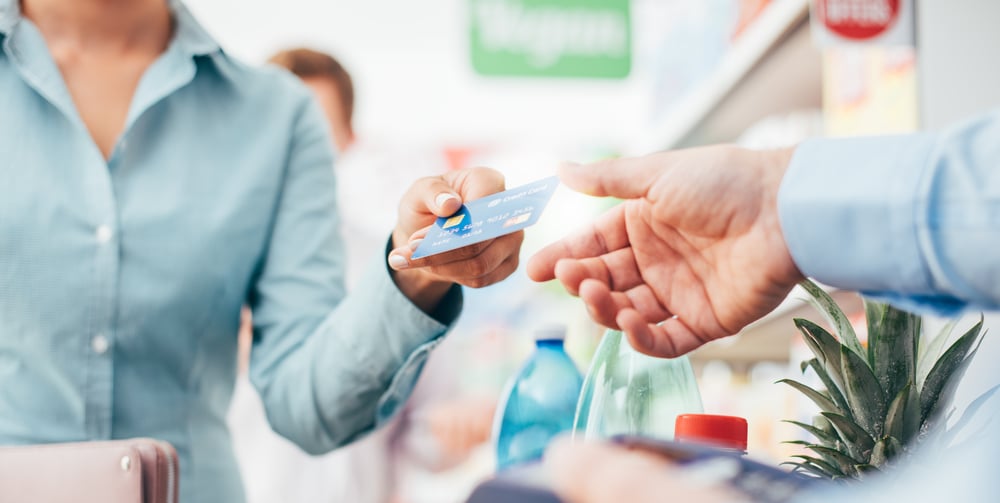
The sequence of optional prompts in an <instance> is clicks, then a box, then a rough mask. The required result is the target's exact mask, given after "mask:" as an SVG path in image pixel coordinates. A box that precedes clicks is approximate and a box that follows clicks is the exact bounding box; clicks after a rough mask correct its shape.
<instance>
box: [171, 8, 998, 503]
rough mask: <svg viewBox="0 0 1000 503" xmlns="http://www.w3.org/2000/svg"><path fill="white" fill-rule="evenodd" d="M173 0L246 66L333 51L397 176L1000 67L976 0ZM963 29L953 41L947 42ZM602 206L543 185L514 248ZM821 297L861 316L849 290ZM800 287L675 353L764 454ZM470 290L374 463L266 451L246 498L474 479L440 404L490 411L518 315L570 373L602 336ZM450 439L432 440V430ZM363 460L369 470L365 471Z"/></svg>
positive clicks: (577, 311)
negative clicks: (850, 8) (531, 219)
mask: <svg viewBox="0 0 1000 503" xmlns="http://www.w3.org/2000/svg"><path fill="white" fill-rule="evenodd" d="M186 3H187V4H188V5H189V6H190V8H191V9H192V10H193V11H194V12H195V13H196V14H197V15H198V16H199V18H200V19H201V20H202V22H203V23H204V24H205V25H206V27H207V28H208V29H209V30H210V31H211V32H212V33H214V34H215V35H216V36H217V38H218V39H219V40H220V42H221V43H222V45H223V47H224V48H225V49H226V50H227V52H229V53H230V54H232V55H235V56H237V57H239V58H241V59H243V60H245V61H247V62H250V63H253V64H263V62H264V61H266V60H267V58H268V57H269V56H270V55H271V54H273V53H275V52H277V51H278V50H281V49H286V48H289V47H297V46H307V47H311V48H314V49H318V50H321V51H326V52H329V53H331V54H333V55H335V56H336V57H337V59H339V60H340V61H341V62H342V63H343V64H344V66H345V67H346V68H347V69H348V71H349V72H350V73H351V74H352V76H353V78H354V84H355V87H356V110H355V114H356V120H355V123H356V133H357V136H358V138H359V141H360V142H363V143H364V144H365V145H366V146H367V148H369V149H371V150H374V151H378V152H380V153H381V156H382V158H383V159H392V160H393V162H394V163H395V164H396V166H395V168H394V170H393V173H394V175H393V176H397V175H399V176H401V177H402V178H405V177H406V176H408V174H412V176H413V177H414V178H416V177H418V176H422V175H426V174H434V173H440V172H443V171H445V170H448V169H456V168H461V167H466V166H473V165H485V166H490V167H494V168H496V169H499V170H501V171H502V172H504V173H505V175H506V176H507V179H508V185H509V186H514V185H519V184H521V183H525V182H528V181H532V180H534V179H537V178H541V177H542V176H546V175H549V174H552V173H554V170H555V167H556V166H557V164H558V162H559V161H561V160H573V161H591V160H596V159H600V158H604V157H610V156H623V155H637V154H643V153H648V152H651V151H655V150H662V149H667V148H678V147H688V146H696V145H699V144H705V143H714V142H737V143H740V144H742V145H745V146H748V147H753V148H771V147H778V146H786V145H792V144H795V143H797V142H799V141H802V140H804V139H806V138H809V137H812V136H818V135H853V134H878V133H894V132H908V131H914V130H917V129H921V128H931V129H937V128H941V127H943V126H945V125H946V124H948V123H950V122H951V121H953V120H957V119H960V118H964V117H969V116H971V115H972V114H974V113H976V112H977V111H982V110H985V109H986V108H988V107H991V106H997V105H998V104H1000V91H997V89H1000V70H998V68H1000V67H997V66H996V65H988V64H987V63H986V62H985V61H980V60H978V58H981V57H983V56H984V54H987V53H992V52H993V51H986V50H985V49H987V48H992V49H993V50H994V51H995V49H996V48H997V47H1000V35H998V34H997V33H996V32H995V30H993V29H992V28H991V27H990V26H989V23H988V22H987V20H991V19H998V16H1000V3H998V2H993V1H992V0H959V1H955V2H935V1H933V0H919V1H918V0H877V1H868V0H859V1H857V2H856V1H853V0H852V1H846V2H845V1H842V2H837V1H823V0H816V1H815V2H810V1H809V0H631V1H629V0H423V1H416V2H415V1H407V0H365V1H346V0H326V1H320V0H283V1H282V2H273V1H264V0H187V1H186ZM811 3H821V4H824V5H826V4H830V6H831V9H835V8H836V6H837V5H838V4H843V5H846V4H870V6H873V7H871V8H872V9H875V10H871V11H864V12H867V14H866V15H870V16H873V18H874V19H881V20H882V21H884V25H885V26H884V28H885V29H884V30H881V31H878V32H877V33H875V34H874V35H873V34H872V33H865V32H864V30H861V31H860V32H859V31H858V30H853V29H852V28H851V25H850V23H849V22H847V21H850V19H847V21H844V20H843V19H841V20H838V19H833V18H834V17H835V16H836V15H837V14H836V11H835V10H831V11H829V12H827V13H826V14H827V17H829V18H831V19H828V21H829V22H824V21H823V20H821V19H820V18H821V16H819V15H818V14H819V13H818V12H817V10H816V6H812V7H813V8H812V11H811V9H810V8H811V5H810V4H811ZM858 12H862V11H858ZM841 21H843V22H841ZM838 23H840V24H838ZM845 27H846V28H845ZM959 31H961V32H962V33H965V34H966V36H965V37H955V36H954V34H955V33H958V32H959ZM852 37H853V38H856V39H860V40H861V41H860V42H859V41H857V40H854V41H852V40H849V39H850V38H852ZM956 38H960V40H956ZM987 66H991V67H992V68H987ZM411 166H412V171H409V169H410V167H411ZM374 176H379V175H374ZM350 197H353V198H354V199H353V200H347V201H341V204H342V205H348V206H351V207H354V208H359V207H362V208H363V207H364V205H366V204H368V205H370V204H373V201H374V203H375V204H382V201H383V199H382V197H381V196H380V195H377V194H367V193H364V191H355V192H354V193H353V195H352V196H350ZM612 204H614V202H613V201H602V200H593V199H589V198H585V197H581V196H578V195H574V194H570V193H569V192H568V191H566V190H565V189H560V192H558V193H557V194H556V196H555V198H554V200H553V202H552V204H551V205H550V207H549V209H548V210H547V212H546V214H545V215H544V216H543V218H542V220H541V221H540V222H539V224H538V225H537V226H536V227H533V228H531V229H529V230H528V232H527V240H526V243H525V246H524V257H525V258H526V257H528V256H530V255H531V254H532V253H533V252H534V251H535V250H537V249H538V248H539V247H540V246H542V245H544V244H546V243H547V242H550V241H552V240H554V239H555V238H557V237H559V236H562V235H565V234H567V233H569V232H571V231H572V230H573V229H574V228H577V227H579V226H582V225H584V224H586V223H587V222H589V221H590V220H591V218H592V217H593V216H594V215H596V214H598V213H599V212H601V211H603V210H604V209H606V208H607V207H609V206H610V205H612ZM359 218H360V217H359ZM386 231H388V228H386ZM831 246H845V247H846V246H851V244H850V243H831ZM834 296H835V297H836V298H837V299H838V300H839V301H840V302H841V303H842V306H843V307H844V308H845V310H848V311H849V312H850V313H851V314H852V315H853V319H854V320H855V321H856V322H857V323H858V324H859V325H863V324H864V320H863V313H862V312H861V311H860V310H859V309H860V306H861V304H860V299H859V298H858V297H857V295H855V294H853V293H850V292H834ZM802 297H804V294H798V293H793V295H792V296H791V297H790V299H789V300H788V301H787V302H786V303H785V304H783V305H782V306H781V307H780V308H779V309H778V310H777V311H776V312H775V313H774V314H772V315H771V316H769V317H768V318H766V319H764V320H762V321H761V322H759V323H757V324H755V325H753V326H752V327H750V328H749V329H747V330H746V331H745V333H744V334H741V335H740V336H738V337H736V338H730V339H727V340H722V341H717V342H714V343H712V344H709V345H707V346H706V347H704V348H702V349H700V350H698V351H697V352H695V353H693V354H692V361H693V363H694V365H695V371H696V374H697V375H698V379H699V383H700V386H701V391H702V396H703V399H704V402H705V408H706V411H707V412H710V413H720V414H734V415H741V416H744V417H747V418H748V419H749V423H750V447H749V452H750V455H751V456H752V457H755V458H759V459H762V460H765V461H767V462H772V463H776V462H779V461H781V460H783V459H785V458H787V456H788V455H789V453H790V450H789V449H790V448H789V447H788V446H785V445H783V444H781V443H780V442H781V441H782V440H789V439H793V438H795V437H796V436H797V435H798V432H797V431H796V430H795V429H794V427H791V426H788V425H786V424H784V423H781V422H780V420H782V419H789V418H800V417H801V416H802V415H803V414H808V412H807V411H809V410H811V409H810V408H809V405H808V404H807V403H803V402H802V400H801V399H800V398H799V396H798V395H797V394H796V393H795V392H794V391H793V390H791V389H789V388H787V387H784V386H781V385H776V384H773V383H774V381H776V380H778V379H781V378H784V377H797V376H800V375H801V373H800V371H799V367H798V363H799V361H801V359H803V357H804V355H805V354H806V352H807V349H806V348H805V347H804V345H803V344H802V343H801V341H800V339H799V338H798V336H797V335H796V333H795V330H794V326H793V325H792V323H791V319H792V318H793V317H797V316H798V317H807V318H810V319H813V320H818V319H819V315H818V314H816V313H815V312H813V311H811V308H809V307H808V306H807V305H806V304H805V303H804V302H803V301H802V300H800V299H801V298H802ZM466 299H467V300H466V311H465V313H464V314H463V317H462V319H461V321H460V322H459V324H458V326H457V327H456V328H455V329H454V331H453V333H452V334H451V335H450V336H449V340H448V342H446V343H445V344H444V345H443V346H442V348H441V351H440V355H436V356H435V359H433V360H432V362H431V363H430V364H429V366H428V376H427V379H425V380H424V381H426V382H421V384H420V387H419V388H418V391H417V395H416V396H415V404H413V405H412V407H411V408H410V409H409V410H408V411H407V414H406V415H405V417H404V418H402V419H400V420H399V421H397V423H396V424H393V425H391V426H390V427H389V428H388V429H387V432H380V433H379V434H376V435H375V436H374V437H375V438H374V439H371V440H366V441H365V442H369V443H371V444H373V445H375V446H374V447H367V448H368V449H374V450H379V449H381V450H382V451H384V454H385V458H379V459H381V460H382V461H378V462H374V463H370V465H371V466H373V467H374V468H364V466H363V465H364V463H362V462H357V463H349V464H351V465H352V469H355V470H356V471H355V472H350V473H354V475H346V473H348V472H346V471H343V470H339V469H337V468H336V467H335V466H333V465H330V466H327V467H320V468H316V467H313V468H309V469H307V468H299V467H300V466H304V465H299V464H297V463H299V462H300V461H297V460H291V459H294V456H293V457H290V458H289V459H290V461H287V464H286V465H282V466H281V467H279V468H275V466H274V465H275V463H276V461H275V460H277V459H283V458H275V457H272V458H270V460H269V461H270V462H271V463H270V466H263V467H260V466H251V462H246V463H245V464H244V475H245V477H246V478H247V481H246V483H247V486H248V488H249V492H250V497H251V501H269V500H268V499H267V496H266V494H267V491H268V490H269V489H268V487H272V486H273V487H275V488H279V489H274V488H272V489H271V490H274V491H280V490H281V489H280V487H281V486H280V484H281V483H282V482H281V481H275V480H271V479H283V480H286V481H287V480H290V479H294V478H295V473H296V472H297V471H298V472H301V473H305V472H306V471H307V470H312V469H315V470H316V471H315V472H312V475H313V476H312V479H313V481H312V482H310V487H314V486H316V487H318V486H323V485H326V486H338V487H342V486H349V485H365V484H368V485H379V486H380V487H381V486H384V488H385V490H384V491H378V494H377V495H376V492H372V491H362V494H365V495H366V496H364V499H367V500H370V501H385V500H387V499H390V498H391V499H392V500H393V501H398V502H413V503H416V502H424V501H428V502H429V501H434V502H447V501H462V500H463V498H464V496H466V495H467V493H468V490H469V489H470V488H471V487H472V486H473V485H474V484H475V483H476V482H478V481H480V480H481V479H483V478H484V477H487V476H488V475H490V474H491V473H492V470H493V466H492V463H493V460H492V457H491V451H490V448H489V446H488V445H486V444H484V443H482V442H481V441H480V440H481V438H480V437H481V433H482V432H481V431H471V430H469V429H463V428H462V427H460V426H456V425H455V424H450V425H449V424H448V423H449V422H448V420H447V418H452V419H454V418H466V417H474V416H477V415H478V416H479V417H482V416H488V415H490V414H491V413H492V409H491V407H490V406H489V404H490V403H491V401H492V400H495V399H496V397H497V395H499V393H500V391H501V387H502V385H503V382H504V381H505V380H506V379H507V377H508V376H509V375H511V374H512V373H513V372H514V371H515V369H516V368H517V366H518V364H519V363H520V362H521V361H522V360H523V359H524V358H525V357H526V356H527V354H528V352H529V351H530V349H531V334H532V332H533V331H534V330H535V329H536V328H538V327H540V326H543V325H546V324H551V323H554V322H556V323H562V324H565V325H567V326H568V328H569V340H568V343H567V344H568V347H569V350H570V353H571V355H572V356H573V357H574V359H575V360H576V361H577V363H578V364H579V366H580V367H581V369H583V370H584V371H585V370H586V367H587V364H588V361H589V358H590V356H591V354H592V352H593V350H594V348H595V346H596V344H597V341H598V339H599V337H600V335H601V333H602V331H601V329H599V328H598V327H596V326H594V325H593V324H592V323H591V322H589V321H588V319H587V316H586V313H585V312H584V310H583V309H582V307H581V306H580V304H579V303H578V302H577V301H576V300H575V299H573V298H571V297H569V296H568V295H566V294H565V293H564V292H562V291H561V289H560V288H559V287H558V286H557V285H554V284H546V285H537V284H533V283H531V282H530V281H528V280H527V278H526V277H525V276H524V274H523V272H519V273H517V274H515V276H513V277H512V278H511V279H509V280H507V281H505V282H503V283H501V284H499V285H496V286H493V287H489V288H486V289H482V290H477V291H471V290H470V291H467V297H466ZM990 322H991V323H992V324H993V325H996V321H995V320H990ZM989 325H990V324H988V326H989ZM960 326H962V325H960ZM992 339H993V338H991V337H989V336H988V337H987V340H986V343H985V344H984V346H983V350H982V351H981V352H980V356H979V357H978V365H975V366H974V367H973V369H971V370H970V378H969V379H968V380H967V384H966V385H965V386H966V388H967V390H965V391H963V393H962V394H961V395H960V399H959V402H960V404H961V403H963V401H964V403H967V401H968V400H969V399H971V397H974V396H976V395H977V394H978V393H979V392H981V391H982V390H984V389H985V388H986V387H987V386H988V385H989V384H991V383H988V382H986V380H985V379H984V378H981V377H980V376H982V375H984V372H982V371H981V370H977V369H980V368H982V367H984V366H985V364H984V363H983V362H984V361H988V360H990V359H992V358H995V357H996V356H997V355H1000V347H998V346H1000V345H998V344H996V343H995V342H994V341H993V340H992ZM463 404H464V405H463ZM477 411H478V412H477ZM442 417H444V418H445V419H442ZM244 420H245V416H243V415H240V416H238V417H234V421H236V422H240V421H244ZM454 422H455V421H452V423H454ZM468 422H475V421H474V420H472V419H470V420H469V421H468ZM463 424H464V423H463ZM480 430H481V428H480ZM247 431H251V432H252V431H254V430H253V428H252V427H248V428H241V427H236V428H235V435H236V437H237V442H238V445H240V446H241V447H240V448H241V449H243V450H244V452H243V453H241V457H243V458H244V459H247V458H248V456H249V455H244V454H247V453H250V452H257V453H258V454H259V453H261V452H267V451H266V449H265V450H264V451H261V450H254V449H259V446H256V444H255V443H259V441H258V439H256V438H255V437H254V434H253V433H246V432H247ZM442 431H443V432H444V433H441V432H442ZM241 435H242V436H241ZM449 435H450V436H451V440H450V441H448V440H444V441H435V440H434V439H438V440H440V439H441V438H447V437H449ZM455 437H457V439H456V438H455ZM429 439H430V440H429ZM275 442H276V444H275V445H278V444H280V440H275ZM435 442H436V443H435ZM442 442H443V443H442ZM276 449H281V447H276ZM443 451H447V454H448V456H443V455H442V452H443ZM369 458H370V457H369ZM444 458H448V462H443V461H442V459H444ZM380 467H381V468H380ZM386 467H390V468H386ZM365 470H369V471H370V470H375V471H379V470H384V471H385V473H379V474H377V475H376V476H375V477H373V478H370V477H369V475H365V474H364V472H365ZM317 473H318V474H320V475H319V477H320V479H319V484H317V483H316V481H315V479H316V474H317ZM303 477H304V476H303ZM324 490H325V489H323V488H322V487H320V488H319V489H308V490H303V492H302V493H300V495H301V497H302V498H308V500H309V501H321V498H322V497H323V496H322V495H326V494H334V495H336V494H343V493H336V492H323V491H324ZM338 490H339V489H338ZM309 491H314V492H309ZM284 494H285V495H288V493H287V492H286V493H284ZM333 498H334V499H330V501H334V500H336V497H335V496H334V497H333ZM359 498H361V497H360V496H359ZM305 500H306V499H303V501H305ZM355 501H361V500H360V499H357V500H355Z"/></svg>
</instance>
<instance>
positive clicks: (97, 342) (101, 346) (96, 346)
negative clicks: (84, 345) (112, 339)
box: [90, 334, 111, 355]
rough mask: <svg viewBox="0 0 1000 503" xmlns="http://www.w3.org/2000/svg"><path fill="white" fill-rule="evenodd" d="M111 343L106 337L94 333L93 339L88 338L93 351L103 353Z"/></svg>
mask: <svg viewBox="0 0 1000 503" xmlns="http://www.w3.org/2000/svg"><path fill="white" fill-rule="evenodd" d="M110 345H111V343H109V342H108V338H107V337H105V336H104V335H100V334H98V335H95V336H94V338H93V339H91V340H90V349H93V350H94V352H95V353H97V354H99V355H103V354H104V353H107V352H108V347H109V346H110Z"/></svg>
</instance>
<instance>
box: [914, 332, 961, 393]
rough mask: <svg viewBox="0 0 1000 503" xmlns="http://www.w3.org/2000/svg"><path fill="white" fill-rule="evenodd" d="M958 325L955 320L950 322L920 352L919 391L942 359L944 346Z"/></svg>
mask: <svg viewBox="0 0 1000 503" xmlns="http://www.w3.org/2000/svg"><path fill="white" fill-rule="evenodd" d="M957 324H958V320H957V319H954V320H951V321H949V322H948V323H947V324H946V325H945V326H944V327H943V328H941V331H940V332H938V334H937V336H936V337H934V338H933V339H931V340H929V341H927V345H926V346H924V349H923V350H922V351H921V352H920V357H919V358H918V359H917V381H916V382H917V389H920V388H921V387H923V385H924V381H925V380H926V379H927V374H930V373H931V368H933V367H934V364H935V363H937V361H938V358H940V357H941V352H942V351H944V345H945V344H946V343H947V342H948V339H949V338H950V337H951V332H952V331H953V330H954V329H955V325H957Z"/></svg>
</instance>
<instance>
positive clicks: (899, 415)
mask: <svg viewBox="0 0 1000 503" xmlns="http://www.w3.org/2000/svg"><path fill="white" fill-rule="evenodd" d="M912 394H913V383H907V385H906V386H903V389H901V390H899V394H897V395H896V398H894V399H893V400H892V403H891V404H889V412H887V413H886V415H885V434H886V436H888V437H891V438H895V439H898V440H899V441H900V442H902V443H903V444H907V443H909V442H910V440H912V439H913V438H914V437H915V436H916V435H917V433H918V430H919V428H920V416H919V413H918V411H917V400H916V399H915V398H914V397H913V396H912Z"/></svg>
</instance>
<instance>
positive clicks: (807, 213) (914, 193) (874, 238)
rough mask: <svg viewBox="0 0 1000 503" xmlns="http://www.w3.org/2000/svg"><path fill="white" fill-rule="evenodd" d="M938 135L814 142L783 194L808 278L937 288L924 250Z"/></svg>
mask: <svg viewBox="0 0 1000 503" xmlns="http://www.w3.org/2000/svg"><path fill="white" fill-rule="evenodd" d="M933 148H934V137H933V136H932V135H924V134H920V135H906V136H889V137H866V138H848V139H819V140H809V141H807V142H805V143H803V144H802V145H800V146H799V147H798V148H797V149H796V151H795V155H794V156H793V158H792V162H791V164H790V165H789V167H788V170H787V172H786V173H785V176H784V179H783V180H782V183H781V187H780V189H779V192H778V215H779V218H780V221H781V230H782V233H783V234H784V236H785V241H786V243H787V244H788V249H789V251H790V252H791V255H792V259H793V260H794V261H795V264H796V265H797V266H798V268H799V270H800V271H801V272H802V273H803V274H805V275H806V276H811V277H813V278H816V279H817V280H819V281H820V282H822V283H826V284H829V285H831V286H836V287H839V288H844V289H849V290H860V291H866V292H887V291H895V292H908V293H911V294H920V293H923V292H926V293H930V292H931V291H932V288H931V286H932V279H931V277H930V274H929V273H928V268H927V266H926V264H924V260H923V258H922V256H921V253H920V242H919V240H920V236H919V233H918V226H919V224H920V223H921V222H920V221H919V220H920V219H921V218H924V219H926V216H923V217H922V215H925V214H926V208H927V201H926V197H924V196H922V194H926V190H925V186H926V185H927V184H928V183H929V181H928V180H925V178H927V176H928V173H929V172H930V170H929V169H928V164H929V161H928V159H929V158H930V156H931V153H932V149H933Z"/></svg>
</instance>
